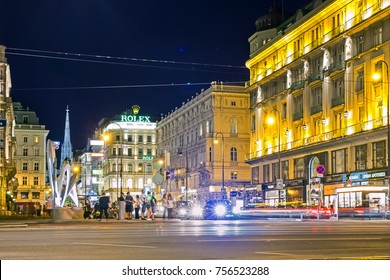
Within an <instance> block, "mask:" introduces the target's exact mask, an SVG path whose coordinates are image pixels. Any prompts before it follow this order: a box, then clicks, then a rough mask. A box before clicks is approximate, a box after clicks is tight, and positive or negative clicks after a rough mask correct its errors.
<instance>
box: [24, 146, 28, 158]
mask: <svg viewBox="0 0 390 280" xmlns="http://www.w3.org/2000/svg"><path fill="white" fill-rule="evenodd" d="M23 156H25V157H26V156H28V148H23Z"/></svg>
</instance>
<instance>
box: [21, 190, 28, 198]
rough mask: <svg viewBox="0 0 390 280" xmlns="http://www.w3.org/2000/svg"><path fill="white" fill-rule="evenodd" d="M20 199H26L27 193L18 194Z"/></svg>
mask: <svg viewBox="0 0 390 280" xmlns="http://www.w3.org/2000/svg"><path fill="white" fill-rule="evenodd" d="M20 198H21V199H28V192H21V193H20Z"/></svg>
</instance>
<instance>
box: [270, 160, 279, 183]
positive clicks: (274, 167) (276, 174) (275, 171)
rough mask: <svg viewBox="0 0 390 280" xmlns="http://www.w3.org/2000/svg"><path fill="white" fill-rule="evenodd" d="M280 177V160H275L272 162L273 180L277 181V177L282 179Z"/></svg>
mask: <svg viewBox="0 0 390 280" xmlns="http://www.w3.org/2000/svg"><path fill="white" fill-rule="evenodd" d="M279 177H280V175H279V162H274V163H272V179H273V182H276V179H280V178H279Z"/></svg>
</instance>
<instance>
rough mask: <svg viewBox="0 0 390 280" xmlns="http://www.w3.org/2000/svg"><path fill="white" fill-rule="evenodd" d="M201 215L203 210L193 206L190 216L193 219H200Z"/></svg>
mask: <svg viewBox="0 0 390 280" xmlns="http://www.w3.org/2000/svg"><path fill="white" fill-rule="evenodd" d="M202 215H203V209H202V207H200V206H194V207H193V208H192V216H194V217H200V216H202Z"/></svg>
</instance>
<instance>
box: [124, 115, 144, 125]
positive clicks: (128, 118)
mask: <svg viewBox="0 0 390 280" xmlns="http://www.w3.org/2000/svg"><path fill="white" fill-rule="evenodd" d="M121 122H147V123H150V116H134V115H121Z"/></svg>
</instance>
